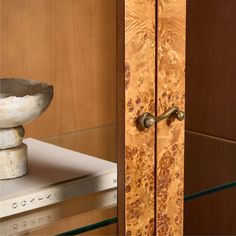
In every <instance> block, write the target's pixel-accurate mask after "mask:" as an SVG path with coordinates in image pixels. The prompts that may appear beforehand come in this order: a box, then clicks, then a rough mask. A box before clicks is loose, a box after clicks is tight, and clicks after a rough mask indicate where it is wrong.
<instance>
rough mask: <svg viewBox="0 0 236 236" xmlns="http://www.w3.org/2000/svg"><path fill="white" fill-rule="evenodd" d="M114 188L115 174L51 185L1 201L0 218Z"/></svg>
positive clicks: (115, 182) (115, 184)
mask: <svg viewBox="0 0 236 236" xmlns="http://www.w3.org/2000/svg"><path fill="white" fill-rule="evenodd" d="M116 187H117V173H116V172H110V173H106V174H103V175H98V176H91V177H88V178H84V179H78V180H73V181H68V182H66V183H62V184H57V185H53V186H51V187H47V188H45V189H43V190H40V191H37V192H34V193H28V194H25V195H23V196H18V197H14V198H11V199H7V200H3V201H1V202H0V218H2V217H6V216H10V215H14V214H18V213H22V212H25V211H29V210H33V209H37V208H40V207H44V206H48V205H51V204H54V203H58V202H62V201H65V200H67V199H70V198H73V197H79V196H82V195H86V194H90V193H95V192H99V191H103V190H107V189H112V188H116Z"/></svg>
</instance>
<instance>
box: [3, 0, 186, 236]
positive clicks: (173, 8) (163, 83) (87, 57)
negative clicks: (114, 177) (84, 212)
mask: <svg viewBox="0 0 236 236" xmlns="http://www.w3.org/2000/svg"><path fill="white" fill-rule="evenodd" d="M185 11H186V0H179V1H165V0H159V1H156V0H148V1H146V0H122V1H120V0H96V1H95V0H0V77H2V78H3V77H24V78H31V79H34V80H42V81H46V82H48V83H50V84H52V85H53V86H54V90H55V95H54V100H53V102H52V104H51V107H50V108H49V109H48V111H47V112H46V113H45V114H44V115H43V116H42V117H41V118H39V119H38V120H37V121H35V122H33V123H31V124H29V125H27V128H26V134H27V136H28V137H29V136H30V137H35V138H40V139H43V140H44V141H46V142H50V143H53V144H56V145H59V146H63V147H65V148H69V149H72V150H75V151H81V152H84V153H87V154H90V155H93V156H96V157H99V158H103V159H107V160H110V161H117V162H118V232H119V234H120V235H153V234H155V235H159V236H165V235H175V236H177V235H182V234H183V179H184V169H183V168H184V166H183V163H184V159H183V153H184V151H183V150H184V122H180V121H177V120H175V119H170V120H168V121H166V120H165V121H162V122H161V123H159V124H158V125H156V126H155V125H154V126H152V127H151V128H149V129H145V130H143V131H140V130H139V129H138V128H137V126H136V120H137V118H138V117H139V116H140V115H142V114H143V113H144V112H149V113H152V114H153V115H157V116H159V115H161V114H162V113H163V112H165V111H167V110H168V109H169V108H171V107H173V106H178V107H179V108H180V109H182V110H184V95H185V94H184V93H185V92H184V87H185V82H184V81H185V80H184V77H185V75H184V73H185V72H184V71H185Z"/></svg>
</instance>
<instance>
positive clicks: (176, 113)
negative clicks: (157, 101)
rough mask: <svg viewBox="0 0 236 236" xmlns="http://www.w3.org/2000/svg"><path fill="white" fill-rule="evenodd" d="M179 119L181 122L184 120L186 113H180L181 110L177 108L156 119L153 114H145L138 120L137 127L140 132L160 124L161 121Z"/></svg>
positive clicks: (172, 108)
mask: <svg viewBox="0 0 236 236" xmlns="http://www.w3.org/2000/svg"><path fill="white" fill-rule="evenodd" d="M171 118H174V119H177V120H179V121H182V120H184V118H185V113H184V112H183V111H180V109H179V108H178V107H176V106H174V107H171V108H170V109H168V110H167V111H166V112H164V113H163V114H162V115H160V116H158V117H156V116H153V115H152V114H150V113H148V112H145V113H144V114H142V115H141V116H139V117H138V119H137V127H138V129H139V130H144V129H147V128H150V127H151V126H152V125H154V124H155V123H158V122H159V121H162V120H165V119H167V120H168V119H171Z"/></svg>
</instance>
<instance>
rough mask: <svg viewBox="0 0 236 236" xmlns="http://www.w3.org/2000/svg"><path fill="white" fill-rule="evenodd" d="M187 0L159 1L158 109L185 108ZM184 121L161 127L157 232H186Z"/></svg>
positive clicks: (161, 125) (158, 110) (159, 135)
mask: <svg viewBox="0 0 236 236" xmlns="http://www.w3.org/2000/svg"><path fill="white" fill-rule="evenodd" d="M185 18H186V0H178V1H166V0H159V1H158V35H157V40H158V69H157V70H158V76H157V78H158V81H157V89H158V91H157V96H158V98H157V99H158V100H157V113H158V115H161V114H162V113H163V112H164V111H166V110H167V109H168V108H170V107H171V106H173V105H176V106H178V107H179V108H180V109H183V110H184V96H185V73H184V71H185ZM183 158H184V122H179V121H174V122H171V123H170V122H168V123H166V122H160V123H159V124H158V127H157V176H156V178H157V203H156V204H157V235H160V236H166V235H173V236H178V235H183V184H184V159H183Z"/></svg>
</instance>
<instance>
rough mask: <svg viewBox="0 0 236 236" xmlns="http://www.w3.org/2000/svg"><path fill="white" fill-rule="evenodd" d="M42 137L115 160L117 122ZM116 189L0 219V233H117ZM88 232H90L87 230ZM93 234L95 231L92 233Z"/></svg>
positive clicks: (59, 144) (45, 140)
mask: <svg viewBox="0 0 236 236" xmlns="http://www.w3.org/2000/svg"><path fill="white" fill-rule="evenodd" d="M41 140H42V141H44V142H47V143H51V144H55V145H58V146H60V147H64V148H67V149H70V150H74V151H79V152H82V153H85V154H89V155H92V156H94V157H98V158H101V159H105V160H109V161H112V162H116V126H115V125H114V124H108V125H104V126H99V127H94V128H89V129H84V130H79V131H76V132H71V133H66V134H61V135H58V136H53V137H47V138H41ZM116 208H117V190H116V189H111V190H106V191H102V192H97V193H93V194H89V195H85V196H82V197H77V198H73V199H70V200H67V201H64V202H61V203H57V204H53V205H50V206H47V207H42V208H38V209H36V210H31V211H28V212H25V213H20V214H16V215H13V216H9V217H5V218H2V219H0V235H60V234H62V235H73V234H74V233H75V234H82V235H83V234H85V232H87V231H91V232H92V231H94V230H95V229H97V230H103V231H104V230H106V229H105V228H106V227H105V226H107V230H108V234H114V235H116V222H117V209H116ZM89 235H90V234H89ZM93 235H96V232H95V233H94V234H93Z"/></svg>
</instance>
